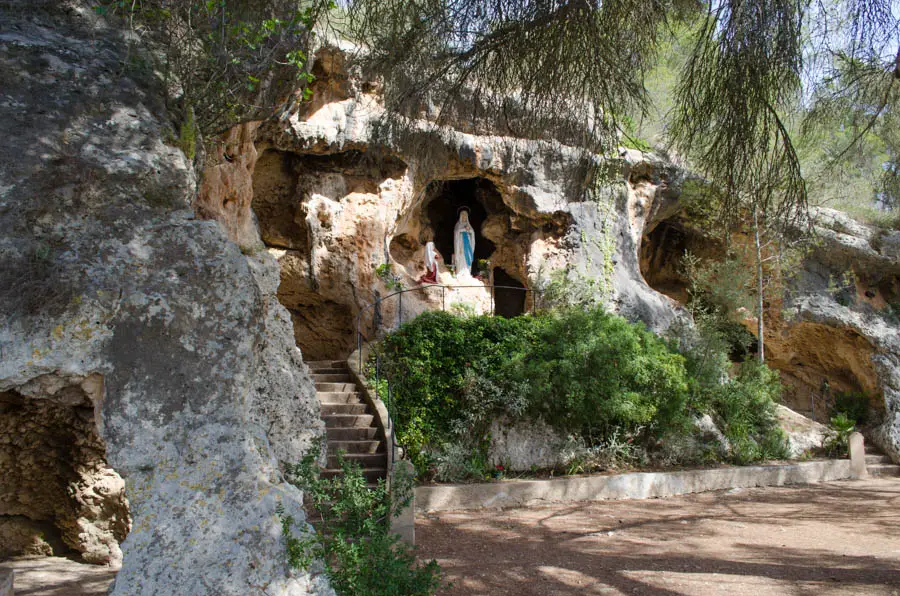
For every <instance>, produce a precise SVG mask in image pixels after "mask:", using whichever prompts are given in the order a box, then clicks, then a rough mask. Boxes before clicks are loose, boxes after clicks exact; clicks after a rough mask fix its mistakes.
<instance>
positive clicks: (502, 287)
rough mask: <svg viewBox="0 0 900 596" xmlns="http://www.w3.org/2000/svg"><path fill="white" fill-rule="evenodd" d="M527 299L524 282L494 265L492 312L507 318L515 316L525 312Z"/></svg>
mask: <svg viewBox="0 0 900 596" xmlns="http://www.w3.org/2000/svg"><path fill="white" fill-rule="evenodd" d="M519 288H521V289H519ZM527 299H528V292H527V291H525V284H523V283H522V282H520V281H519V280H518V279H516V278H515V277H513V276H512V275H510V274H509V273H507V272H506V271H505V270H503V269H501V268H500V267H494V314H496V315H497V316H500V317H506V318H507V319H510V318H512V317H517V316H519V315H521V314H523V313H524V312H525V308H526V303H527Z"/></svg>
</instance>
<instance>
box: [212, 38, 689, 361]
mask: <svg viewBox="0 0 900 596" xmlns="http://www.w3.org/2000/svg"><path fill="white" fill-rule="evenodd" d="M345 63H346V60H345V59H344V58H343V55H342V54H341V53H340V52H339V51H337V50H335V49H333V48H327V49H324V50H322V51H320V52H319V53H318V55H317V62H316V70H315V72H316V73H317V77H318V78H317V83H316V85H314V87H313V90H314V95H313V97H312V99H311V100H310V102H308V103H307V104H302V105H300V106H299V109H298V110H295V112H294V113H293V114H285V115H284V116H283V117H282V118H281V119H280V120H278V121H272V122H267V123H262V124H261V125H259V126H257V125H252V126H250V127H244V128H242V129H240V130H239V131H233V132H232V133H231V135H229V136H228V138H227V139H226V142H225V144H224V147H225V149H224V152H225V153H227V155H228V159H227V160H225V159H219V161H218V165H216V166H215V174H214V176H213V177H212V178H211V179H210V181H209V182H207V183H204V188H203V190H202V191H201V196H200V198H199V200H198V212H200V213H204V214H208V215H211V216H212V217H214V218H216V219H217V220H219V221H221V222H222V223H223V225H224V226H225V227H226V228H227V229H229V230H231V231H232V238H233V239H235V240H236V241H238V242H239V243H240V244H241V245H242V246H245V247H250V246H251V245H252V243H253V242H254V241H255V238H252V237H248V236H252V234H249V235H248V234H244V232H242V230H245V229H247V225H246V224H247V222H249V221H252V220H253V219H254V216H255V218H256V219H257V220H258V223H259V230H260V233H261V237H262V240H263V242H264V243H265V245H266V246H267V247H268V249H269V252H270V254H272V255H273V256H275V257H276V258H277V259H278V261H279V263H280V265H281V275H282V278H281V286H280V289H279V299H280V300H281V302H282V304H284V305H285V306H286V307H287V308H288V310H289V311H290V312H291V316H292V319H293V323H294V332H295V337H296V340H297V344H298V345H299V346H300V347H301V349H302V351H303V353H304V354H305V355H306V356H307V357H308V358H313V359H331V358H340V357H346V356H347V355H348V354H349V353H350V352H351V351H352V350H353V349H354V348H355V346H356V341H357V337H356V327H357V322H358V320H361V321H362V325H363V330H364V331H365V333H366V334H370V333H371V331H372V327H373V325H374V322H375V321H374V320H373V318H372V317H373V311H372V310H371V309H366V307H367V306H368V305H369V304H371V303H373V302H374V301H376V300H377V299H378V298H379V297H384V296H386V295H388V294H390V293H391V292H393V291H395V290H396V288H397V287H399V286H402V287H404V288H411V287H416V286H418V285H420V283H419V281H418V280H419V278H420V277H421V275H422V274H423V273H424V265H423V263H424V247H425V244H426V242H428V241H429V240H433V241H434V242H435V244H436V246H437V248H438V250H439V251H440V252H441V253H442V254H443V258H444V260H445V265H446V264H449V260H450V256H451V252H452V238H451V236H452V229H453V225H454V224H455V222H456V219H457V211H458V209H460V208H461V207H467V208H469V209H470V210H471V212H472V217H473V222H474V223H475V229H476V260H479V261H480V267H481V269H482V271H480V273H482V275H481V276H480V279H476V280H471V279H470V280H460V279H457V278H456V277H455V276H453V275H452V274H451V273H450V272H449V271H448V269H447V267H446V266H443V267H442V268H441V274H440V276H439V277H440V282H441V283H442V284H444V285H447V286H452V287H453V288H456V289H448V290H444V291H441V290H440V289H438V288H432V289H430V290H420V291H416V292H412V293H408V294H406V295H404V298H403V304H402V312H401V305H400V304H399V300H398V299H394V300H390V301H386V302H384V303H383V304H382V305H381V308H380V310H379V312H378V313H377V318H379V323H380V325H381V327H382V328H390V327H392V326H394V325H396V324H397V323H399V321H400V320H401V319H407V318H409V317H411V316H415V315H416V314H418V313H420V312H422V311H424V310H426V309H434V308H447V309H449V308H454V306H453V305H454V304H456V303H466V304H469V305H474V307H475V308H476V310H478V309H481V310H487V309H490V308H492V307H494V306H495V305H497V301H498V300H499V301H500V302H501V304H500V305H499V308H501V309H506V310H508V312H509V314H515V312H516V311H518V312H522V311H525V310H530V309H531V308H533V307H534V305H535V304H536V303H537V302H539V298H538V297H537V296H536V294H535V292H534V291H535V290H539V289H540V288H541V287H543V286H544V285H545V284H546V282H547V280H548V278H549V277H550V274H551V272H553V271H554V270H559V269H562V270H565V271H567V275H568V276H569V277H570V278H572V279H575V280H581V281H585V282H587V283H589V284H592V285H593V287H594V288H595V289H597V291H599V292H600V293H602V294H603V295H604V297H605V299H606V301H607V303H608V304H610V305H611V306H612V307H613V308H615V309H616V310H618V311H619V312H621V313H623V314H625V315H626V316H629V317H632V318H636V319H641V320H644V321H645V322H646V323H647V324H648V325H649V326H650V327H651V328H653V329H656V330H664V329H666V328H667V327H668V326H669V325H670V324H671V322H672V321H673V320H674V319H675V318H676V317H678V316H679V308H678V305H677V304H676V303H675V302H674V301H672V300H671V299H669V298H667V297H666V296H664V295H662V294H660V293H658V292H656V291H654V290H653V289H651V288H650V287H649V286H648V285H647V284H646V282H645V281H644V280H643V278H642V276H641V273H640V268H639V263H638V249H639V245H640V241H641V237H642V234H643V228H644V225H645V223H646V221H647V220H648V218H652V217H656V216H658V211H659V209H660V205H661V204H666V203H668V202H671V201H673V200H674V199H675V198H677V196H678V193H679V185H680V183H681V176H680V173H679V171H678V170H677V169H676V168H674V167H671V166H669V165H667V164H665V163H664V162H662V161H661V160H656V159H654V158H652V157H651V156H649V155H644V154H641V153H640V152H635V151H626V152H623V154H622V156H621V157H619V158H615V159H608V160H601V159H599V158H596V157H590V156H586V155H584V154H583V153H582V152H580V151H578V150H576V149H573V148H571V147H566V146H563V145H560V144H558V143H552V142H545V141H533V140H523V139H516V138H511V137H499V136H478V135H473V134H467V133H463V132H460V131H459V130H455V129H451V128H438V127H435V126H433V125H432V124H430V123H429V122H428V121H426V120H421V121H411V122H409V123H407V124H408V126H406V127H405V130H404V135H403V136H402V137H401V136H400V135H397V134H390V133H386V132H385V127H386V121H385V118H384V110H383V106H382V104H381V100H380V97H379V92H378V89H379V87H378V85H375V84H371V83H370V82H367V81H364V80H361V79H360V78H359V77H358V76H357V77H351V76H350V75H349V74H348V73H347V71H346V70H344V69H345ZM460 128H461V129H464V127H463V126H461V127H460ZM248 138H252V140H253V141H252V142H248V141H247V139H248ZM588 168H593V169H595V170H597V171H602V172H603V175H601V176H599V177H597V180H599V181H600V182H596V183H595V184H594V187H593V188H589V189H588V190H589V192H585V188H584V186H583V184H582V181H583V180H586V179H587V178H586V177H587V176H588ZM248 179H249V180H251V181H252V183H250V184H248ZM482 260H483V261H482ZM485 261H489V265H486V264H485ZM485 269H486V270H485ZM498 279H499V280H501V281H500V282H498V281H497V280H498ZM492 280H493V282H494V283H495V284H497V285H510V286H511V287H514V288H515V287H518V288H520V290H519V291H518V293H517V291H516V290H510V297H508V299H507V298H504V297H503V296H494V297H492V296H491V293H490V290H488V289H485V288H484V287H483V286H484V285H486V284H489V283H490V282H491V281H492ZM473 285H474V286H476V287H465V288H463V287H460V286H473ZM479 287H480V288H481V289H479ZM516 296H520V298H516ZM466 308H468V307H466ZM505 312H506V311H505ZM360 313H363V316H362V318H361V319H359V317H360Z"/></svg>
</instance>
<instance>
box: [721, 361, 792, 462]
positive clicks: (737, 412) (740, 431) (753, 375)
mask: <svg viewBox="0 0 900 596" xmlns="http://www.w3.org/2000/svg"><path fill="white" fill-rule="evenodd" d="M706 390H707V391H708V393H709V398H708V404H709V410H710V413H711V414H712V416H713V420H715V422H716V423H717V425H718V426H719V428H720V429H722V432H723V433H724V434H725V438H726V439H728V442H729V446H730V459H731V460H732V461H733V462H734V463H738V464H746V463H750V462H753V461H758V460H764V459H783V458H786V457H787V456H788V450H787V439H786V437H785V434H784V431H782V430H781V427H780V426H779V424H778V419H777V416H776V413H775V403H776V402H777V400H778V399H779V398H780V396H781V383H780V382H779V380H778V373H776V372H774V371H772V370H771V369H769V368H768V367H767V366H765V365H764V364H763V365H761V364H758V363H757V362H747V363H745V364H744V365H743V366H741V371H740V373H739V374H738V376H737V377H736V378H734V379H731V380H729V381H727V382H725V383H723V384H721V385H717V386H714V387H708V388H707V389H706Z"/></svg>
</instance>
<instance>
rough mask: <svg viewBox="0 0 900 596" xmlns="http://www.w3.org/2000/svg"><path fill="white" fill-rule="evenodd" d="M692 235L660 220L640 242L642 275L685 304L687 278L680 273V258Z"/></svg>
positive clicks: (657, 288) (663, 292) (657, 287)
mask: <svg viewBox="0 0 900 596" xmlns="http://www.w3.org/2000/svg"><path fill="white" fill-rule="evenodd" d="M690 240H691V238H690V236H689V235H688V234H686V233H685V232H684V231H682V230H681V229H680V228H679V227H677V226H675V225H672V224H670V223H668V222H665V221H663V222H660V223H659V224H657V225H656V227H655V228H653V230H652V231H650V232H649V233H648V234H645V235H644V237H643V239H642V241H641V252H640V265H641V275H642V276H643V277H644V281H646V282H647V285H649V286H650V287H651V288H653V289H654V290H656V291H657V292H659V293H661V294H665V295H666V296H668V297H669V298H672V299H674V300H677V301H678V302H679V303H681V304H685V303H686V302H687V300H688V293H687V287H688V280H687V279H686V278H685V276H684V274H683V273H682V267H681V259H682V258H684V254H685V252H686V251H687V250H689V249H690V248H691V242H690Z"/></svg>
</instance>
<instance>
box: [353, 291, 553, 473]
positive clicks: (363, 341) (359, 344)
mask: <svg viewBox="0 0 900 596" xmlns="http://www.w3.org/2000/svg"><path fill="white" fill-rule="evenodd" d="M428 288H441V310H442V311H445V310H446V299H445V293H446V290H447V289H448V288H449V289H451V290H458V289H483V290H490V295H491V316H496V313H497V305H496V300H495V299H494V291H495V290H498V289H499V290H514V291H517V292H524V293H525V301H526V303H527V301H528V292H532V311H533V312H536V311H537V307H538V296H539V295H540V293H541V292H540V291H539V290H535V289H529V288H524V287H518V286H505V285H493V284H474V285H465V286H448V285H444V284H425V285H422V286H416V287H413V288H404V289H401V290H397V291H396V292H393V293H391V294H388V295H387V296H383V297H379V298H377V299H376V300H375V301H374V302H371V303H369V304H367V305H365V306H363V307H362V308H361V309H360V311H359V314H358V315H357V316H356V352H357V354H358V358H359V361H358V370H359V374H360V376H361V377H363V378H365V369H363V347H364V345H366V346H367V345H368V344H370V343H371V342H372V341H373V340H375V339H376V336H377V335H378V329H375V328H374V327H375V321H374V318H373V321H372V325H373V331H372V338H371V339H370V338H368V337H366V335H365V334H364V333H363V332H362V318H363V315H364V314H365V313H366V312H368V311H369V310H370V309H375V308H376V307H378V306H380V305H381V304H383V303H385V302H386V301H388V300H390V299H391V298H394V297H395V296H397V297H398V298H397V300H398V302H399V306H398V312H397V319H398V325H402V324H403V295H404V294H406V293H408V292H418V291H422V290H427V289H428ZM380 384H381V356H379V355H378V354H376V355H375V384H374V386H373V389H374V393H375V399H376V400H379V399H381V397H380V396H379V395H378V390H379V389H378V386H379V385H380ZM385 397H386V398H387V399H386V400H382V401H384V403H385V406H386V408H387V424H388V428H386V429H385V431H386V434H387V435H389V436H390V438H391V445H390V446H389V448H390V449H391V456H392V457H391V458H390V460H391V461H396V450H397V448H398V447H399V445H398V444H397V439H396V433H394V414H393V404H392V401H393V399H392V398H393V392H392V391H391V385H390V383H389V382H388V383H387V395H386V396H385Z"/></svg>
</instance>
